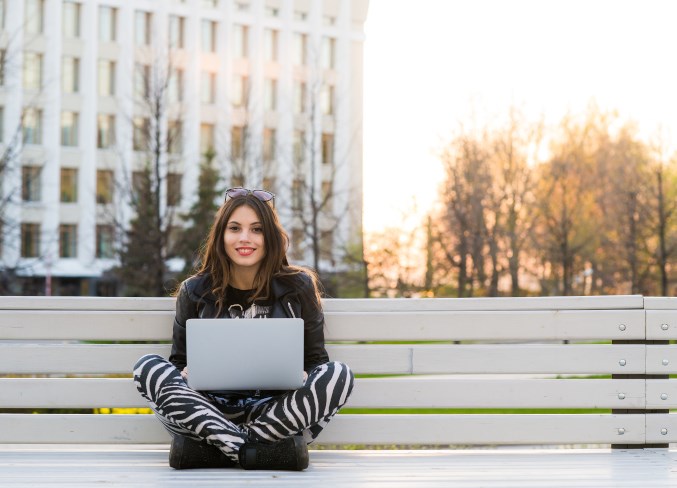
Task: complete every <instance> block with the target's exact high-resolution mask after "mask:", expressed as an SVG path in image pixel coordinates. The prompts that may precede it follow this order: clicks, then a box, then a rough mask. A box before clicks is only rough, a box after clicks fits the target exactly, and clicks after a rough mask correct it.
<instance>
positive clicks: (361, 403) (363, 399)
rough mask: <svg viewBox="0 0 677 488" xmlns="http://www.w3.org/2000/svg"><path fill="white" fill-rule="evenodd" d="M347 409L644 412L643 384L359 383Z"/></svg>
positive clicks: (534, 381)
mask: <svg viewBox="0 0 677 488" xmlns="http://www.w3.org/2000/svg"><path fill="white" fill-rule="evenodd" d="M348 406H349V407H364V408H617V409H621V408H628V409H637V408H644V381H643V380H577V379H572V380H554V379H531V378H529V379H498V380H496V379H480V380H476V379H472V380H469V379H457V378H434V377H432V378H425V379H422V378H416V377H414V378H397V379H382V378H374V379H360V380H358V381H357V382H356V385H355V389H354V390H353V394H352V396H351V398H350V400H349V401H348Z"/></svg>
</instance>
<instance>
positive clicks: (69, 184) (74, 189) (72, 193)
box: [61, 168, 78, 203]
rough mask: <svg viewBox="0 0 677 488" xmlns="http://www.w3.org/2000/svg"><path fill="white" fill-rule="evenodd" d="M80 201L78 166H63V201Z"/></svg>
mask: <svg viewBox="0 0 677 488" xmlns="http://www.w3.org/2000/svg"><path fill="white" fill-rule="evenodd" d="M77 201H78V170H77V169H76V168H61V202H62V203H75V202H77Z"/></svg>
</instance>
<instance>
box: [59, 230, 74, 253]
mask: <svg viewBox="0 0 677 488" xmlns="http://www.w3.org/2000/svg"><path fill="white" fill-rule="evenodd" d="M77 253H78V228H77V226H76V225H73V224H61V225H60V226H59V257H60V258H74V257H77Z"/></svg>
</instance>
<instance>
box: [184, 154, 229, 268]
mask: <svg viewBox="0 0 677 488" xmlns="http://www.w3.org/2000/svg"><path fill="white" fill-rule="evenodd" d="M215 156H216V153H215V152H214V150H213V149H212V148H209V149H208V150H207V152H206V153H205V154H204V161H203V162H202V164H201V165H200V176H199V179H198V191H197V200H196V201H195V203H194V204H193V206H192V207H191V208H190V210H189V211H188V213H187V214H184V215H182V216H181V217H182V218H183V220H184V221H185V222H189V225H188V226H187V227H185V228H184V230H183V232H182V233H181V237H180V238H179V241H178V243H177V246H176V248H175V249H174V254H175V255H176V256H179V257H181V258H183V259H184V260H185V262H186V264H185V267H184V269H183V277H182V278H185V277H186V276H188V275H190V274H191V273H192V272H193V270H194V269H195V268H196V267H197V266H198V265H199V262H198V261H199V256H200V248H201V246H202V244H203V242H204V240H205V239H206V238H207V234H208V233H209V228H210V227H211V225H212V222H213V221H214V214H215V213H216V211H217V210H218V208H219V203H220V202H221V198H223V195H222V193H223V191H222V189H220V188H219V187H218V181H219V172H218V170H217V169H216V168H215V167H214V165H213V162H214V157H215ZM217 202H218V203H217Z"/></svg>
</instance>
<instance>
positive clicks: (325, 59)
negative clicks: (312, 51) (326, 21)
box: [321, 37, 336, 69]
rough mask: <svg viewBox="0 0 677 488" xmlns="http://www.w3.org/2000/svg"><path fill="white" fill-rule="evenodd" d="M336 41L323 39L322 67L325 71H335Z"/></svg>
mask: <svg viewBox="0 0 677 488" xmlns="http://www.w3.org/2000/svg"><path fill="white" fill-rule="evenodd" d="M335 56H336V39H334V38H333V37H325V38H324V39H322V58H321V59H322V67H323V68H324V69H334V68H335V64H336V59H335Z"/></svg>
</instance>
